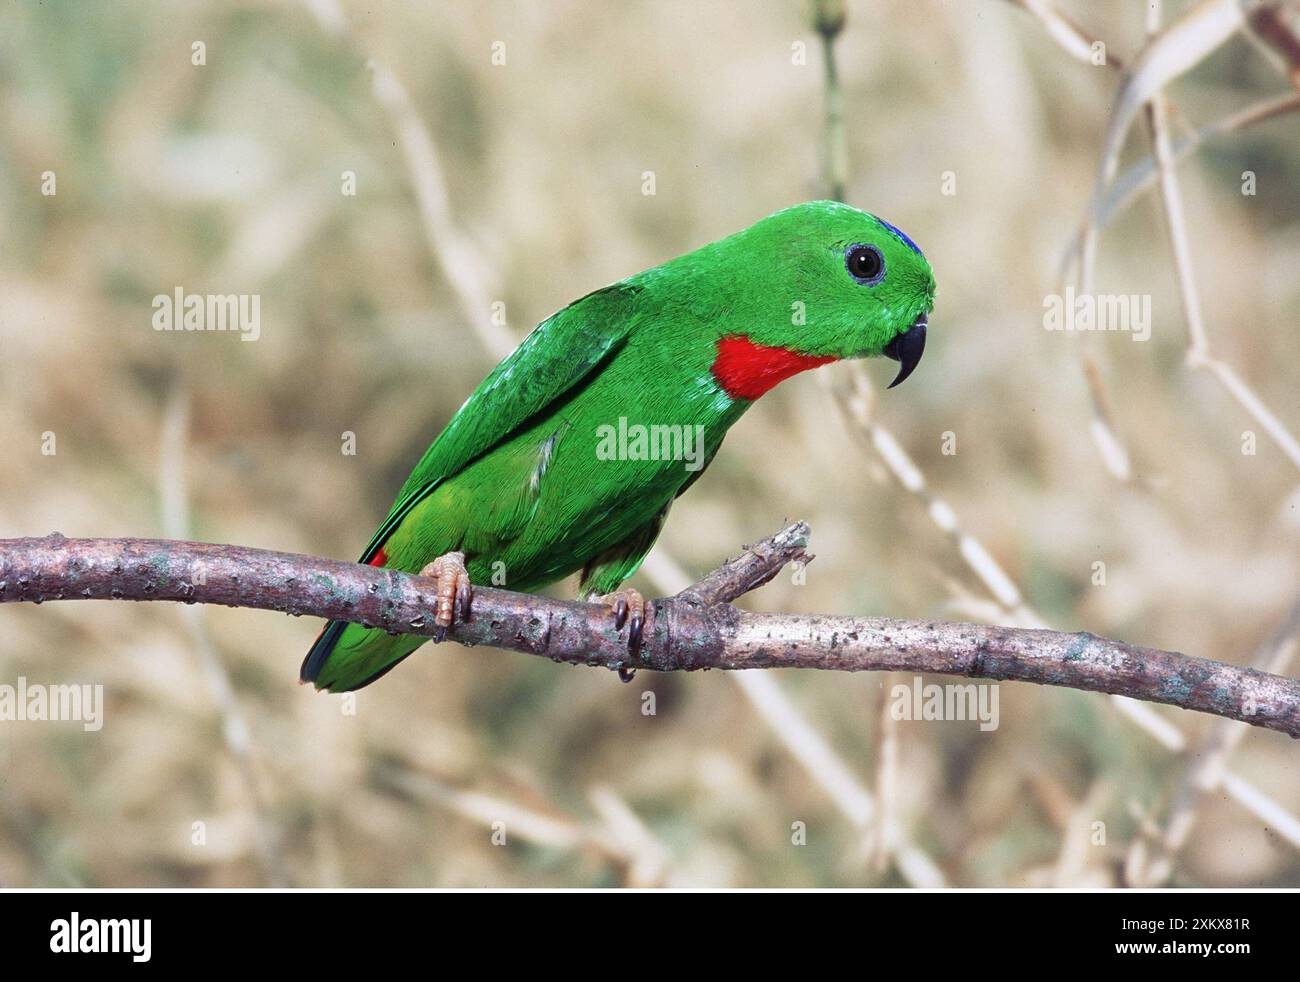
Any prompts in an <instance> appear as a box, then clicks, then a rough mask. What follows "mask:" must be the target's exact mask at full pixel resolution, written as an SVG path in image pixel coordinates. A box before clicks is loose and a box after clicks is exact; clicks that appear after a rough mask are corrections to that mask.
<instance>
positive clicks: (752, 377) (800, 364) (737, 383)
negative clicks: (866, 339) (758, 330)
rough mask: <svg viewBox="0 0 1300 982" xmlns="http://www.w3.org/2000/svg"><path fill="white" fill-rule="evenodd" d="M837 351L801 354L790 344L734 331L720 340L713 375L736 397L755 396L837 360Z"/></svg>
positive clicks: (723, 387)
mask: <svg viewBox="0 0 1300 982" xmlns="http://www.w3.org/2000/svg"><path fill="white" fill-rule="evenodd" d="M834 360H835V357H834V356H833V355H801V354H799V352H797V351H791V350H790V349H789V348H772V347H768V346H767V345H765V344H755V343H754V342H753V341H751V340H749V338H747V337H745V336H744V335H739V334H733V335H731V336H730V337H725V338H723V339H722V340H721V341H719V342H718V356H717V357H716V358H715V359H713V369H712V371H713V377H714V378H715V379H717V380H718V384H719V385H721V386H722V389H723V391H724V392H726V393H727V395H729V396H731V398H733V399H749V400H754V399H757V398H758V397H759V396H761V395H762V394H763V393H764V392H766V391H767V390H768V389H770V388H772V387H773V386H774V385H776V384H778V383H779V382H784V381H785V380H786V379H788V378H789V377H790V376H791V375H798V374H799V373H800V372H806V371H807V370H808V369H810V368H816V367H817V366H818V365H825V364H826V363H827V362H828V361H834Z"/></svg>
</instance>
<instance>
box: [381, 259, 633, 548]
mask: <svg viewBox="0 0 1300 982" xmlns="http://www.w3.org/2000/svg"><path fill="white" fill-rule="evenodd" d="M641 290H642V288H641V287H638V286H631V285H629V284H626V283H615V284H613V285H612V286H607V287H604V288H603V289H600V290H597V291H595V292H594V293H589V294H587V295H586V296H585V297H583V298H582V299H581V300H575V301H574V302H573V303H571V304H569V306H567V307H565V308H564V309H563V310H560V311H557V312H556V313H555V314H553V315H551V316H550V317H548V318H547V319H546V320H544V321H542V323H540V324H538V325H537V327H536V328H535V329H534V330H533V332H532V333H531V334H529V335H528V337H526V338H525V339H524V340H523V342H522V343H521V344H520V345H519V347H518V348H516V349H515V350H514V352H512V353H511V354H510V355H509V356H508V357H507V358H506V359H505V360H504V361H502V362H501V363H500V364H499V365H497V367H496V368H494V369H492V372H491V373H490V374H489V375H488V377H487V378H485V379H484V380H483V381H482V382H480V383H479V386H478V388H477V389H475V390H474V391H473V392H472V393H471V394H470V397H469V398H468V399H466V400H465V404H464V405H463V406H461V407H460V409H458V410H457V411H456V415H455V416H453V417H452V418H451V422H449V423H448V424H447V426H446V428H445V429H444V430H443V431H442V433H440V434H439V435H438V438H437V439H436V440H434V441H433V444H432V445H431V446H430V447H429V449H428V450H426V451H425V453H424V456H423V457H421V458H420V462H419V463H418V464H416V465H415V469H414V470H413V471H411V476H410V477H408V478H407V479H406V483H405V484H403V485H402V489H401V490H400V491H399V492H398V493H397V502H396V504H394V505H393V508H392V511H390V512H389V514H388V518H387V519H385V521H384V523H383V524H382V525H381V526H380V527H379V531H377V532H376V533H375V535H374V538H372V539H371V540H370V544H369V545H368V546H366V550H365V552H364V553H362V556H361V559H360V562H363V563H367V562H369V561H370V560H371V559H373V558H374V556H375V554H376V553H377V552H378V551H379V549H380V547H381V546H383V544H384V543H385V542H387V541H388V539H389V537H390V536H391V535H392V534H393V532H394V531H395V530H396V528H397V527H398V526H399V525H401V524H402V520H403V519H404V518H405V517H406V516H407V514H408V513H409V512H410V510H411V509H412V508H414V507H415V506H416V505H417V504H419V503H420V502H421V501H423V500H424V499H425V498H426V497H428V496H429V495H430V494H432V493H433V491H434V489H436V488H437V487H438V485H439V484H441V483H442V482H443V481H445V480H447V479H448V478H451V477H454V476H455V475H456V474H457V473H459V472H460V471H462V470H464V469H465V468H466V467H468V466H469V465H470V464H472V463H473V462H474V461H475V460H477V459H478V458H479V457H481V456H483V454H485V453H487V452H488V451H490V450H491V449H492V448H493V447H495V446H497V445H498V444H500V443H502V442H503V441H505V440H507V439H509V438H510V437H511V436H512V435H513V434H514V433H515V432H516V431H517V430H518V429H519V428H520V427H521V426H523V425H524V424H526V423H528V422H529V421H530V420H531V419H533V418H534V417H535V416H537V415H538V414H540V413H544V412H547V411H548V410H549V409H550V407H551V406H552V405H553V404H554V403H555V402H556V401H558V400H559V399H561V398H563V397H564V396H565V395H566V394H568V393H569V391H570V390H572V389H574V388H576V387H577V386H578V385H579V384H580V383H581V382H582V381H583V380H584V379H586V378H587V377H588V376H589V375H591V374H592V373H593V372H595V371H596V370H597V369H599V368H600V366H601V365H602V364H603V363H604V362H605V361H607V360H608V359H609V358H611V357H612V356H613V355H614V354H615V352H617V351H618V349H619V348H621V347H622V345H623V342H624V341H626V340H627V335H628V332H629V331H630V329H631V324H632V314H633V301H634V300H635V298H636V296H637V294H639V293H640V292H641Z"/></svg>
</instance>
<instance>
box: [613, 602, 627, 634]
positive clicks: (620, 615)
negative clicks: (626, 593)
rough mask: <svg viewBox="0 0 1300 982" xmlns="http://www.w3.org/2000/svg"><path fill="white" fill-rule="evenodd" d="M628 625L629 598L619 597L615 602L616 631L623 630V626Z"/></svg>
mask: <svg viewBox="0 0 1300 982" xmlns="http://www.w3.org/2000/svg"><path fill="white" fill-rule="evenodd" d="M626 623H627V598H626V597H622V596H620V597H618V598H617V599H616V600H615V601H614V629H615V630H616V631H621V630H623V625H624V624H626Z"/></svg>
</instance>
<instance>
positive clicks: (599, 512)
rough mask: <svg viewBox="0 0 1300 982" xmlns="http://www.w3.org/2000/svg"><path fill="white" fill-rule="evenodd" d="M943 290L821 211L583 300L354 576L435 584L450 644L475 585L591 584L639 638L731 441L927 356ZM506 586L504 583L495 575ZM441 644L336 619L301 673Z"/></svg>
mask: <svg viewBox="0 0 1300 982" xmlns="http://www.w3.org/2000/svg"><path fill="white" fill-rule="evenodd" d="M934 294H935V282H934V273H933V272H932V271H931V269H930V264H929V263H928V262H927V261H926V259H925V257H924V256H923V255H922V254H921V250H920V249H919V248H917V246H916V244H915V243H914V242H913V241H912V240H911V239H909V238H908V237H907V236H906V235H905V234H903V233H902V232H901V231H899V230H898V229H897V228H895V227H894V226H893V225H891V224H889V223H888V222H886V221H883V220H882V219H879V218H876V217H875V216H873V215H869V214H867V213H866V212H862V211H859V210H857V209H856V208H851V207H849V206H848V205H844V204H841V203H839V202H835V201H811V202H807V203H805V204H800V205H795V206H793V207H791V208H787V209H785V210H784V211H779V212H777V213H776V214H774V215H770V216H768V217H767V218H764V219H763V220H762V221H759V222H757V223H755V224H754V225H751V226H750V227H749V228H747V229H745V230H744V231H741V232H737V233H736V234H734V235H730V236H728V237H727V238H724V239H720V240H719V241H717V242H713V243H711V244H710V245H706V246H704V247H702V248H700V249H696V250H695V251H694V252H689V253H687V254H685V255H683V256H678V257H677V258H676V259H672V260H670V261H668V262H666V263H663V264H662V265H660V266H655V267H654V268H653V269H648V270H646V271H645V272H642V273H638V274H636V275H635V276H629V277H628V278H627V279H624V280H620V281H619V282H617V283H614V284H612V285H611V286H607V287H605V288H603V289H600V290H596V291H595V292H594V293H589V294H587V296H585V297H583V298H582V299H581V300H577V301H575V302H574V303H571V304H569V306H567V307H565V308H564V309H563V310H560V311H559V312H557V313H555V314H553V315H552V316H550V317H548V318H547V319H546V320H544V321H542V322H541V324H539V325H538V326H537V327H536V328H535V329H534V330H533V332H532V333H531V334H529V335H528V337H527V338H525V339H524V341H523V343H521V344H520V345H519V347H518V348H516V349H515V351H514V352H513V353H512V354H510V355H509V356H508V357H507V358H506V359H505V360H504V361H502V362H501V363H500V364H499V365H497V367H496V368H494V369H493V370H492V372H491V374H489V375H488V376H487V378H485V379H484V380H483V381H482V382H481V383H480V384H479V386H478V388H477V389H475V390H474V392H473V394H472V395H470V397H469V399H467V400H466V401H465V404H464V405H463V406H461V408H460V409H459V410H458V411H457V412H456V414H455V415H454V416H453V417H452V419H451V421H450V422H449V423H448V424H447V426H446V428H445V429H444V430H443V431H442V433H441V434H439V436H438V438H437V439H436V440H434V441H433V445H432V446H430V447H429V449H428V450H427V451H426V452H425V454H424V456H423V457H422V458H421V459H420V462H419V463H418V464H416V466H415V470H413V471H412V472H411V476H410V477H408V478H407V479H406V483H405V484H403V485H402V488H401V490H400V491H399V492H398V495H397V501H396V503H395V504H394V505H393V508H392V511H391V512H389V515H388V518H387V519H385V521H384V523H383V524H382V525H381V526H380V527H379V530H378V531H377V532H376V533H375V535H374V537H373V538H372V539H371V540H370V544H369V545H368V546H366V549H365V552H363V553H362V554H361V559H360V562H362V563H368V564H370V565H372V566H382V567H385V568H388V569H395V570H401V571H403V572H406V573H418V572H423V573H424V575H427V576H432V577H434V578H435V579H436V581H437V591H436V602H435V611H436V622H437V625H438V627H439V628H440V636H438V637H437V639H438V640H441V638H442V636H445V633H446V629H447V628H448V627H449V626H450V625H451V624H452V623H453V622H454V621H455V620H456V619H458V618H464V617H465V616H466V615H467V613H468V611H469V605H470V602H471V591H472V585H473V584H487V583H493V584H495V585H504V586H505V587H506V588H508V589H512V590H521V591H532V590H537V589H539V588H541V587H543V586H545V585H547V584H549V583H553V582H555V581H556V580H560V579H562V578H564V577H565V576H568V575H570V574H571V573H575V572H578V571H581V573H582V576H581V581H580V591H581V593H582V595H583V596H585V597H587V598H589V599H592V598H596V599H599V600H601V601H602V602H605V603H607V604H609V606H610V608H611V616H612V617H613V619H614V625H615V627H616V629H617V630H619V631H620V632H622V631H623V629H624V627H625V625H626V628H627V641H628V645H629V648H630V649H632V650H635V649H636V647H637V646H638V645H639V644H640V633H641V628H642V624H643V621H644V612H645V607H644V604H645V601H644V599H643V598H642V597H641V595H640V594H639V593H637V592H636V591H635V590H631V589H626V588H624V589H620V587H621V585H622V583H623V581H624V580H626V579H627V578H628V577H629V576H631V575H632V574H633V573H635V572H636V570H637V568H638V567H639V566H640V565H641V561H642V560H643V559H644V558H645V556H646V554H647V553H648V552H649V551H650V548H651V547H652V546H653V545H654V542H655V539H656V538H657V537H658V535H659V530H660V529H661V528H662V527H663V524H664V520H665V518H666V517H667V515H668V510H669V508H671V507H672V503H673V501H674V500H675V499H676V498H677V497H678V496H679V495H681V494H682V493H683V492H684V491H686V489H687V488H689V487H690V486H691V484H692V483H694V482H695V480H696V479H697V478H699V476H700V474H701V473H703V470H704V468H705V467H707V466H708V464H709V462H710V461H712V459H713V457H714V455H715V454H716V453H717V452H718V447H719V446H720V445H721V443H722V438H723V436H724V435H725V434H726V432H727V430H728V428H729V427H730V426H731V425H732V424H733V423H735V422H736V420H738V419H739V418H740V417H741V416H742V415H743V414H744V413H745V411H746V410H747V409H749V407H750V406H752V405H753V404H754V402H755V400H757V399H758V398H759V397H760V396H761V395H762V394H763V393H764V392H767V391H768V390H769V389H771V388H772V387H773V386H775V385H776V384H777V383H779V382H781V381H782V380H784V379H787V378H789V377H790V376H792V375H795V374H796V373H798V372H802V371H804V370H806V369H809V368H814V367H816V366H818V365H823V364H825V363H827V362H831V361H835V360H837V359H840V358H859V357H871V356H876V355H882V354H883V355H886V356H887V357H890V358H893V359H895V360H896V361H898V362H899V371H898V375H897V377H896V378H895V379H894V381H893V383H892V384H891V386H890V387H891V388H892V387H893V386H894V385H897V384H898V383H900V382H902V381H903V379H905V378H907V376H908V375H909V374H911V372H912V370H913V369H914V368H915V367H916V365H917V363H918V362H919V361H920V359H921V354H922V352H923V351H924V349H925V333H926V325H927V323H928V320H927V319H928V315H929V312H930V311H931V309H932V308H933V306H934ZM494 573H495V574H496V575H495V577H494ZM427 640H429V639H428V638H425V637H416V636H412V635H391V634H388V633H386V632H384V631H383V630H380V629H374V628H364V627H361V626H360V625H357V624H349V623H346V622H343V621H332V622H330V623H329V624H327V625H326V627H325V629H324V630H323V631H322V632H321V634H320V636H319V637H318V638H317V639H316V643H315V644H314V645H313V646H312V648H311V651H310V652H309V653H308V654H307V657H306V660H305V661H304V662H303V665H302V672H301V678H302V681H304V682H312V683H315V685H316V687H317V688H318V689H327V690H329V691H331V692H347V691H350V690H353V689H358V688H360V687H362V686H364V685H368V684H369V683H371V682H373V681H375V680H376V679H377V678H379V677H380V676H381V675H383V674H385V673H386V672H388V671H389V670H390V669H392V668H393V666H395V665H396V664H397V663H398V662H400V661H401V660H402V659H403V658H405V657H406V656H407V655H409V654H411V652H413V651H414V650H415V649H416V648H418V647H419V646H420V645H422V644H424V642H425V641H427Z"/></svg>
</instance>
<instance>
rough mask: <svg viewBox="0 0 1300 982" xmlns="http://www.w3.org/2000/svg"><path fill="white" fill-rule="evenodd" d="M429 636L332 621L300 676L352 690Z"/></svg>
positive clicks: (386, 669)
mask: <svg viewBox="0 0 1300 982" xmlns="http://www.w3.org/2000/svg"><path fill="white" fill-rule="evenodd" d="M428 640H429V639H428V638H422V637H417V636H416V635H413V634H389V633H387V632H386V631H381V630H379V629H378V628H366V627H362V626H361V625H360V624H348V623H347V622H346V621H330V622H329V624H327V625H326V626H325V630H324V631H322V632H321V635H320V637H318V638H317V639H316V643H315V644H313V645H312V646H311V651H309V652H307V657H306V658H305V659H304V660H303V663H302V670H301V672H300V673H299V676H298V677H299V678H300V679H301V680H302V681H303V682H311V683H313V684H315V686H316V688H318V689H325V690H327V691H329V692H352V691H353V690H355V689H360V688H363V687H364V686H367V685H369V684H370V683H371V682H373V681H375V679H378V678H380V677H381V676H383V675H386V674H387V673H388V672H389V671H391V670H392V668H393V667H394V666H395V665H396V664H397V663H398V662H400V661H401V660H402V659H403V658H405V657H406V656H407V655H409V654H410V653H411V652H413V651H414V650H415V649H416V648H418V647H420V645H422V644H424V642H426V641H428Z"/></svg>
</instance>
